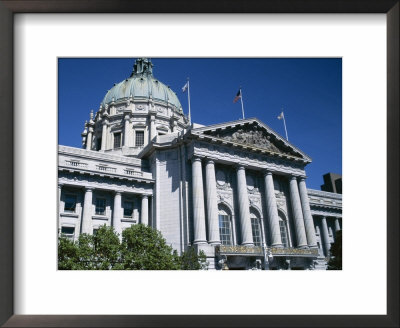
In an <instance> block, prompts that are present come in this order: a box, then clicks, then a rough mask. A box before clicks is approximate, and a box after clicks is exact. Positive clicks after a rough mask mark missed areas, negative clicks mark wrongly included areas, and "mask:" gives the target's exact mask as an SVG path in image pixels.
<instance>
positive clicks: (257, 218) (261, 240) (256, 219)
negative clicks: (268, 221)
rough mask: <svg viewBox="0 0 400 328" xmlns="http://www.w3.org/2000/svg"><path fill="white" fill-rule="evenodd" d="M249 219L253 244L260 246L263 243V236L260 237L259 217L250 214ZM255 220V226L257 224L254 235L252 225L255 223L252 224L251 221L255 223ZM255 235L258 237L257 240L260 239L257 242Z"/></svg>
mask: <svg viewBox="0 0 400 328" xmlns="http://www.w3.org/2000/svg"><path fill="white" fill-rule="evenodd" d="M250 215H251V214H250ZM250 220H251V234H252V236H253V244H254V246H262V245H263V238H262V230H261V219H260V218H259V217H258V216H256V215H254V217H251V216H250ZM255 222H257V226H258V236H256V235H255V234H254V229H253V227H255V226H256V225H255V224H253V223H255ZM256 237H258V238H259V240H260V241H259V243H258V242H256V241H255V239H256Z"/></svg>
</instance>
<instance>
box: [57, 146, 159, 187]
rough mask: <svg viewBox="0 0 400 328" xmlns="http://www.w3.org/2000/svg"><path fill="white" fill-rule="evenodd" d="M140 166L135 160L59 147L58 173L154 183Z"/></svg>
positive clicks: (138, 161)
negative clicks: (73, 173)
mask: <svg viewBox="0 0 400 328" xmlns="http://www.w3.org/2000/svg"><path fill="white" fill-rule="evenodd" d="M141 164H142V161H141V160H140V159H136V158H126V157H122V156H116V155H110V154H104V153H99V152H95V151H88V150H84V149H79V148H72V147H65V146H59V157H58V170H59V171H65V172H75V173H78V174H88V175H91V176H95V175H96V176H100V177H102V176H108V177H110V178H116V179H125V180H130V181H137V182H144V183H154V180H153V176H152V174H151V173H150V172H145V171H143V170H142V168H141Z"/></svg>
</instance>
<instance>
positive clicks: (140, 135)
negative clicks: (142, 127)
mask: <svg viewBox="0 0 400 328" xmlns="http://www.w3.org/2000/svg"><path fill="white" fill-rule="evenodd" d="M143 145H144V131H136V134H135V146H136V147H143Z"/></svg>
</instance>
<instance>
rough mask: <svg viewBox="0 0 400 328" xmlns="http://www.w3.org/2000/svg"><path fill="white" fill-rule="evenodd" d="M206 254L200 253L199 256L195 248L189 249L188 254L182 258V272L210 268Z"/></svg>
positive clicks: (184, 254)
mask: <svg viewBox="0 0 400 328" xmlns="http://www.w3.org/2000/svg"><path fill="white" fill-rule="evenodd" d="M206 260H207V257H206V254H204V251H202V250H201V251H200V252H199V254H197V252H196V249H195V248H194V247H189V248H188V250H187V251H186V252H183V253H182V256H181V269H182V270H206V269H207V267H208V263H207V261H206Z"/></svg>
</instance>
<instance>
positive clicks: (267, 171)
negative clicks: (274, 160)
mask: <svg viewBox="0 0 400 328" xmlns="http://www.w3.org/2000/svg"><path fill="white" fill-rule="evenodd" d="M263 174H264V176H266V175H272V174H273V173H272V171H270V170H263Z"/></svg>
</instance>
